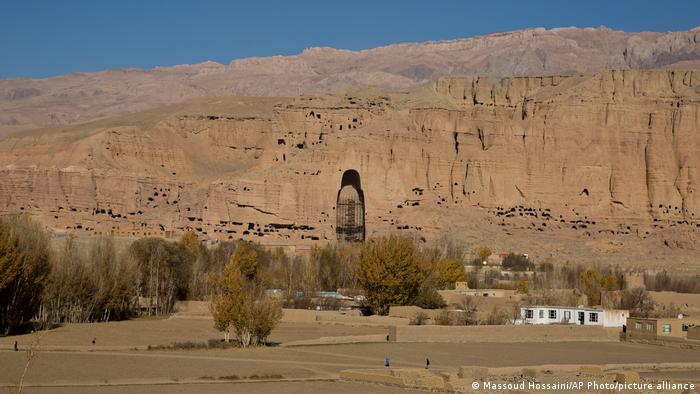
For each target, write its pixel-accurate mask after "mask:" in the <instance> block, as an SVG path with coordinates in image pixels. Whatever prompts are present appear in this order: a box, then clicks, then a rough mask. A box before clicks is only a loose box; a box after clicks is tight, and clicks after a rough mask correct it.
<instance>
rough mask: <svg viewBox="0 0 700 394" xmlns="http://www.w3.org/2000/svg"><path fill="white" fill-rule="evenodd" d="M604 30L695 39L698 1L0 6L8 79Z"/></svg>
mask: <svg viewBox="0 0 700 394" xmlns="http://www.w3.org/2000/svg"><path fill="white" fill-rule="evenodd" d="M601 25H604V26H607V27H610V28H613V29H616V30H626V31H677V30H687V29H690V28H693V27H695V26H697V25H700V1H698V0H664V1H658V0H657V1H651V0H637V1H615V0H587V1H574V0H558V1H555V0H552V1H544V0H517V1H496V0H477V1H468V0H463V1H458V0H454V1H440V0H432V1H413V0H395V1H389V0H384V1H382V0H373V1H369V0H348V1H342V0H309V1H301V0H297V1H294V0H279V1H277V0H253V1H237V0H229V1H223V0H221V1H219V0H197V1H195V0H192V1H183V0H44V1H38V0H0V78H8V77H21V76H29V77H46V76H53V75H59V74H64V73H68V72H75V71H98V70H103V69H106V68H116V67H139V68H152V67H155V66H159V65H162V66H168V65H174V64H185V63H199V62H202V61H206V60H213V61H217V62H220V63H228V62H230V61H231V60H233V59H237V58H242V57H248V56H270V55H290V54H295V53H298V52H300V51H302V50H303V49H304V48H308V47H313V46H332V47H335V48H345V49H364V48H371V47H375V46H380V45H386V44H391V43H396V42H409V41H413V42H415V41H426V40H441V39H452V38H467V37H471V36H475V35H481V34H486V33H492V32H498V31H510V30H516V29H523V28H528V27H540V26H541V27H546V28H553V27H563V26H578V27H598V26H601Z"/></svg>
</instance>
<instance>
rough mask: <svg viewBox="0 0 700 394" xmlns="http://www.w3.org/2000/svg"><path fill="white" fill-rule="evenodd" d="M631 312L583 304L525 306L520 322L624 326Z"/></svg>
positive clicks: (522, 308) (521, 309)
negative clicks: (587, 306)
mask: <svg viewBox="0 0 700 394" xmlns="http://www.w3.org/2000/svg"><path fill="white" fill-rule="evenodd" d="M629 316H630V312H629V311H627V310H621V309H602V308H585V307H583V306H579V307H574V306H523V307H521V308H520V318H521V319H520V321H519V322H518V323H519V324H577V325H584V326H603V327H622V326H623V325H624V324H625V323H626V322H627V318H628V317H629Z"/></svg>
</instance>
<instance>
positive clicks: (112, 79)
mask: <svg viewBox="0 0 700 394" xmlns="http://www.w3.org/2000/svg"><path fill="white" fill-rule="evenodd" d="M699 62H700V30H698V29H693V30H690V31H681V32H670V33H648V32H647V33H626V32H622V31H613V30H610V29H606V28H598V29H589V28H586V29H577V28H565V29H551V30H545V29H542V28H536V29H527V30H521V31H514V32H509V33H495V34H490V35H486V36H481V37H474V38H470V39H462V40H451V41H438V42H425V43H413V44H398V45H389V46H386V47H380V48H374V49H369V50H364V51H347V50H338V49H333V48H311V49H307V50H305V51H303V52H302V53H300V54H298V55H295V56H274V57H266V58H249V59H240V60H235V61H233V62H231V63H230V64H227V65H224V64H218V63H214V62H204V63H201V64H195V65H181V66H175V67H159V68H155V69H153V70H149V71H146V70H140V69H118V70H108V71H104V72H97V73H76V74H69V75H64V76H60V77H55V78H48V79H40V80H32V79H9V80H3V81H0V136H1V135H3V134H7V133H10V132H14V131H18V130H26V129H30V128H36V127H41V126H47V125H65V124H71V123H76V122H84V121H88V120H90V119H96V118H101V117H105V116H113V115H118V114H125V113H131V112H135V111H140V110H144V109H147V108H155V107H158V106H162V105H166V104H172V103H177V102H181V101H183V100H185V99H190V98H194V97H202V96H223V95H241V96H296V95H300V94H304V93H309V92H318V91H328V90H333V91H337V90H342V89H345V88H347V87H349V86H354V85H365V86H366V85H371V86H376V87H380V88H383V89H409V88H414V87H416V86H419V85H422V84H425V83H428V82H432V81H435V80H436V79H437V78H438V77H443V76H451V75H489V76H490V77H492V78H493V79H494V80H498V79H500V78H502V77H511V76H532V75H543V74H545V75H564V74H566V75H572V74H579V73H586V74H593V73H597V72H602V71H604V70H608V69H611V68H614V69H640V68H642V69H643V68H662V67H669V68H685V69H691V68H695V69H697V68H698V65H700V63H699Z"/></svg>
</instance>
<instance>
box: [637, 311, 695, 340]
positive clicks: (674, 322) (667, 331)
mask: <svg viewBox="0 0 700 394" xmlns="http://www.w3.org/2000/svg"><path fill="white" fill-rule="evenodd" d="M693 327H700V318H691V317H688V316H684V315H680V316H678V317H677V318H644V317H630V318H628V319H627V327H626V332H625V338H626V339H631V340H657V339H686V338H688V331H689V330H690V329H692V328H693ZM692 337H694V335H693V336H691V339H692Z"/></svg>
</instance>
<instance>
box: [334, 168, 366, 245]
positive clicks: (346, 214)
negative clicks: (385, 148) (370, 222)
mask: <svg viewBox="0 0 700 394" xmlns="http://www.w3.org/2000/svg"><path fill="white" fill-rule="evenodd" d="M335 215H336V216H335V233H336V235H337V237H338V241H347V242H362V241H364V240H365V195H364V193H363V192H362V186H361V184H360V174H359V173H358V172H357V171H355V170H347V171H345V172H344V173H343V178H342V180H341V181H340V190H338V198H337V202H336V209H335Z"/></svg>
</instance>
